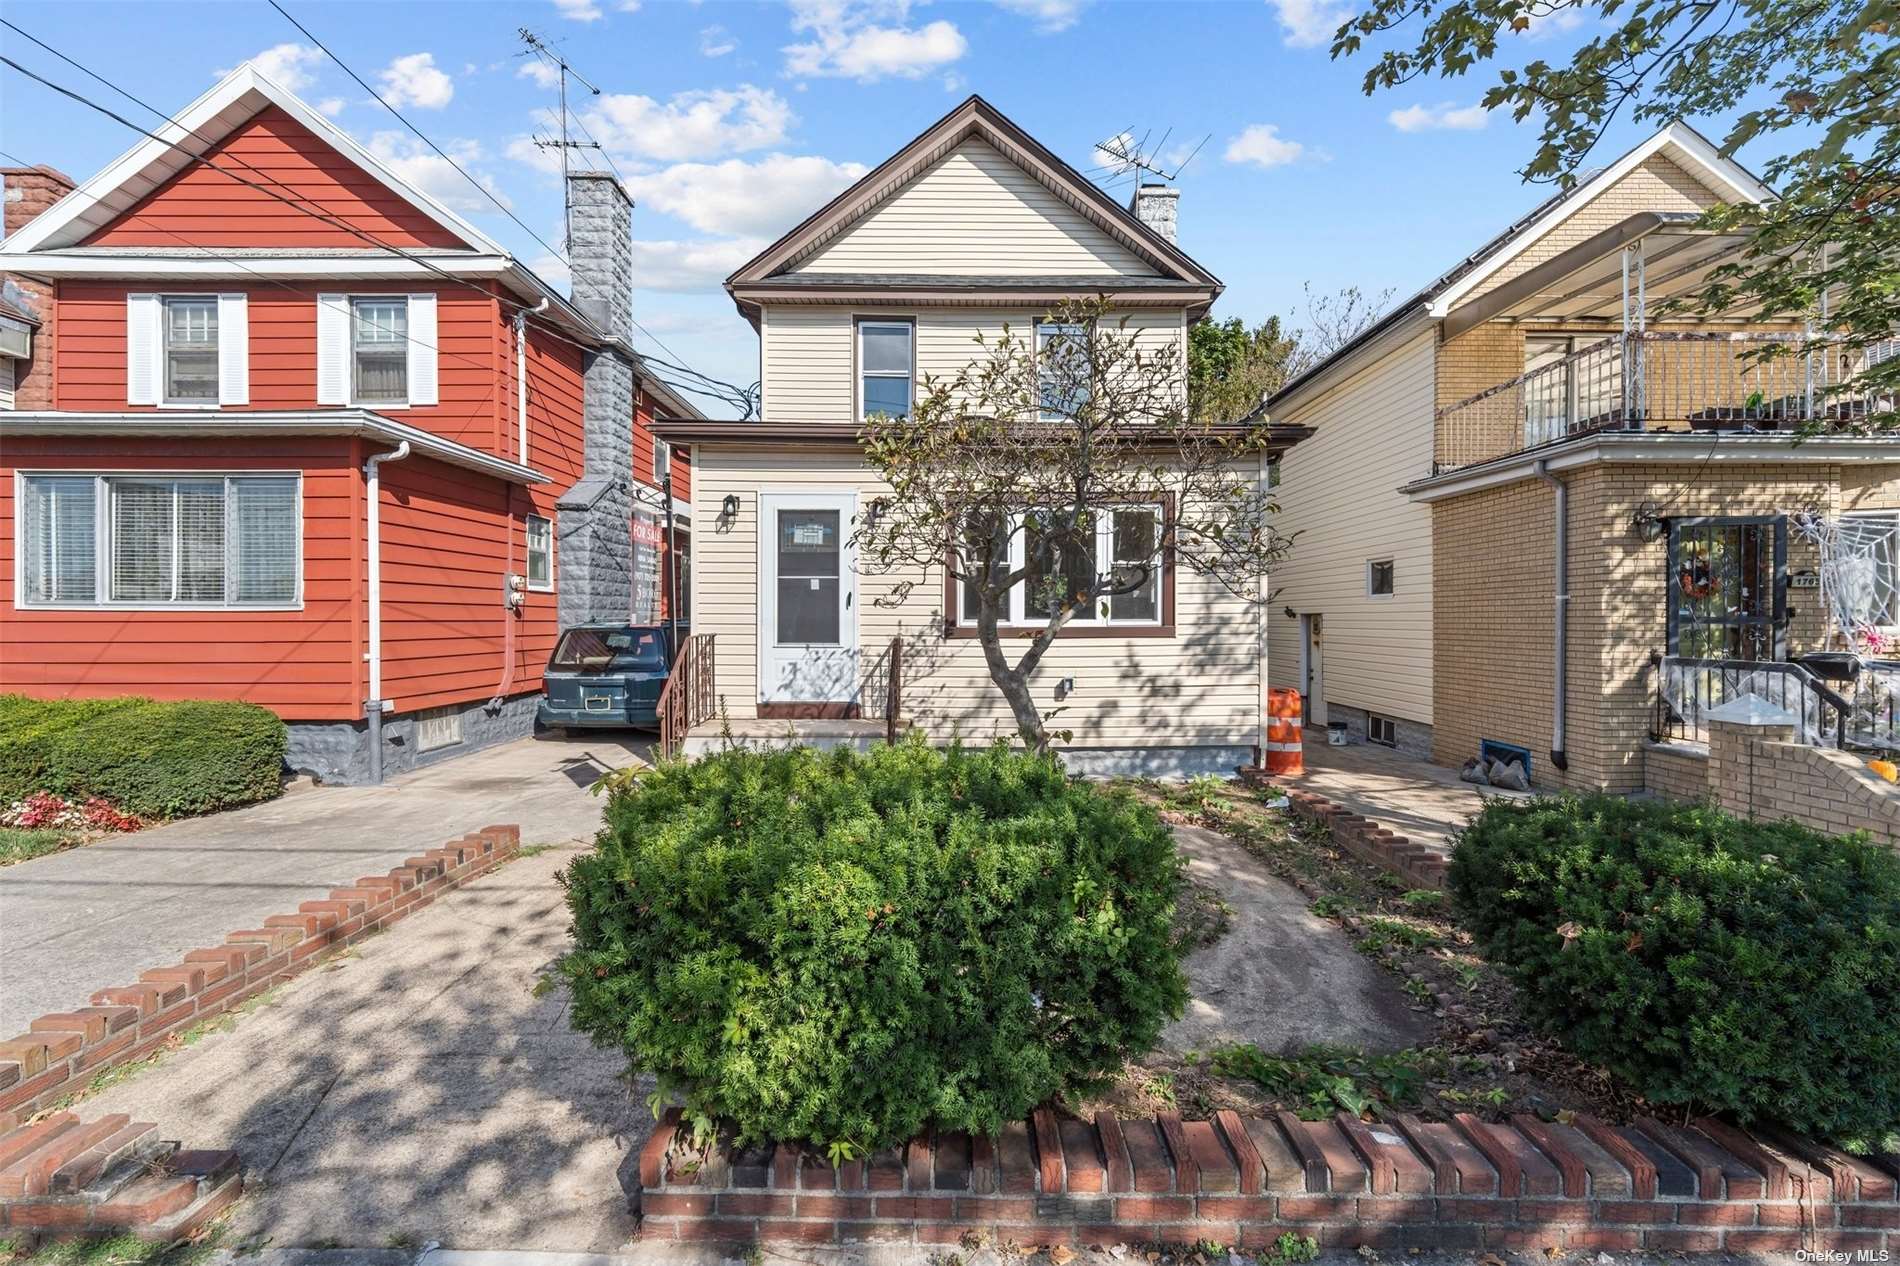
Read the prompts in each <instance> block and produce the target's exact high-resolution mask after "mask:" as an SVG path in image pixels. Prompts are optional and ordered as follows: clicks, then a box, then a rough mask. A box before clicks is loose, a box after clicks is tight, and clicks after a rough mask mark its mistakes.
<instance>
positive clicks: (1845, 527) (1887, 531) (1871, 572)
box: [1793, 514, 1900, 655]
mask: <svg viewBox="0 0 1900 1266" xmlns="http://www.w3.org/2000/svg"><path fill="white" fill-rule="evenodd" d="M1793 523H1794V528H1795V531H1797V532H1799V533H1800V534H1801V535H1802V536H1803V537H1805V538H1806V539H1808V540H1810V541H1812V542H1814V545H1815V548H1816V551H1817V552H1818V553H1819V554H1820V560H1821V564H1820V568H1819V571H1820V581H1821V606H1822V608H1823V610H1824V611H1825V612H1826V613H1827V621H1828V625H1829V632H1830V634H1832V635H1833V637H1831V638H1830V640H1831V641H1832V640H1834V639H1836V638H1838V641H1839V643H1840V644H1841V645H1842V647H1843V649H1846V650H1858V651H1861V652H1862V653H1865V654H1872V655H1884V654H1885V653H1887V652H1888V651H1889V650H1890V649H1892V648H1890V647H1889V646H1888V644H1887V643H1888V642H1889V640H1890V639H1889V638H1888V637H1887V636H1886V635H1885V634H1884V633H1883V630H1884V629H1886V628H1889V627H1891V626H1892V625H1893V624H1895V623H1896V622H1897V621H1896V616H1897V615H1900V592H1897V591H1896V588H1895V584H1894V564H1895V538H1896V535H1900V533H1896V530H1895V520H1894V519H1892V518H1888V517H1885V516H1882V517H1877V518H1875V517H1869V518H1832V519H1830V518H1824V517H1823V516H1821V515H1818V514H1798V515H1795V516H1794V519H1793Z"/></svg>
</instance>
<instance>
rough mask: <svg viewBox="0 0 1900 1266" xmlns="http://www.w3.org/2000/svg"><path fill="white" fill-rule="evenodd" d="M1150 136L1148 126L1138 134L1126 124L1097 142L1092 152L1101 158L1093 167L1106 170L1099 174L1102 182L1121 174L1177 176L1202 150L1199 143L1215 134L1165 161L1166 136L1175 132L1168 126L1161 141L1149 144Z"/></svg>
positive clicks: (1204, 142)
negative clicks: (1174, 159) (1175, 160)
mask: <svg viewBox="0 0 1900 1266" xmlns="http://www.w3.org/2000/svg"><path fill="white" fill-rule="evenodd" d="M1153 135H1154V132H1153V130H1152V129H1150V130H1149V131H1147V132H1143V133H1142V134H1141V136H1140V137H1137V136H1136V135H1135V130H1134V128H1132V127H1127V128H1123V129H1122V130H1121V131H1119V132H1117V133H1115V135H1113V136H1111V137H1109V138H1107V139H1106V140H1101V141H1097V142H1096V143H1095V154H1096V156H1097V157H1098V158H1100V159H1101V160H1102V161H1101V163H1100V165H1099V166H1097V167H1096V168H1095V169H1094V170H1096V171H1098V172H1103V173H1106V174H1105V175H1103V176H1102V177H1101V180H1102V183H1103V184H1113V183H1114V182H1115V181H1117V180H1120V179H1121V178H1122V177H1123V176H1128V175H1135V176H1137V177H1139V176H1140V175H1143V174H1146V175H1149V176H1153V177H1155V178H1156V179H1158V180H1166V181H1173V180H1176V179H1179V178H1180V175H1181V173H1182V172H1184V171H1186V170H1187V165H1188V164H1189V163H1191V162H1193V161H1194V156H1195V155H1196V154H1199V153H1200V152H1201V146H1203V145H1206V144H1207V143H1208V141H1210V140H1212V139H1213V135H1214V134H1213V133H1212V132H1210V133H1208V134H1207V135H1206V136H1203V137H1202V138H1201V139H1200V140H1199V141H1197V142H1196V143H1195V145H1194V148H1193V149H1191V150H1189V151H1188V152H1187V154H1186V155H1185V156H1184V157H1183V158H1182V159H1181V161H1180V162H1178V163H1169V162H1167V161H1166V151H1167V147H1168V138H1169V137H1170V136H1173V135H1174V129H1173V128H1169V129H1168V130H1167V131H1165V132H1163V133H1162V134H1161V139H1160V140H1158V141H1155V142H1154V143H1153V144H1152V145H1150V144H1149V138H1150V137H1152V136H1153Z"/></svg>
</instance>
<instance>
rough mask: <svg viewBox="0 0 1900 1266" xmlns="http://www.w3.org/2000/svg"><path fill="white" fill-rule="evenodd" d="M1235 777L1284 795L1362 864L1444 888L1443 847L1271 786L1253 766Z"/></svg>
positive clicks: (1447, 862) (1447, 857) (1307, 794)
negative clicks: (1323, 826)
mask: <svg viewBox="0 0 1900 1266" xmlns="http://www.w3.org/2000/svg"><path fill="white" fill-rule="evenodd" d="M1235 772H1236V773H1237V774H1238V775H1239V776H1240V781H1242V782H1244V783H1246V784H1247V785H1248V786H1249V787H1252V788H1254V789H1255V790H1257V791H1278V792H1282V793H1284V794H1285V796H1286V797H1287V800H1288V802H1289V804H1290V807H1291V808H1292V810H1293V812H1294V813H1295V814H1297V815H1298V816H1299V817H1301V818H1303V819H1305V820H1306V821H1308V822H1312V823H1315V824H1323V825H1325V826H1328V827H1331V828H1332V832H1333V842H1334V843H1335V844H1337V845H1339V846H1340V847H1341V848H1343V849H1345V850H1346V851H1347V852H1348V853H1351V854H1352V855H1353V856H1354V857H1357V858H1358V859H1359V860H1360V861H1362V862H1366V863H1368V864H1369V865H1373V866H1380V867H1383V868H1385V869H1386V870H1389V871H1392V872H1394V873H1395V874H1398V875H1400V876H1403V877H1404V878H1405V879H1407V880H1409V881H1410V882H1412V883H1413V884H1415V885H1416V886H1418V887H1420V888H1435V889H1439V890H1441V891H1442V890H1443V889H1444V887H1445V873H1446V872H1447V871H1449V870H1450V869H1451V854H1450V853H1448V852H1447V851H1446V850H1445V849H1444V848H1442V847H1440V846H1438V845H1436V844H1427V843H1424V842H1423V841H1420V840H1415V839H1413V838H1411V837H1410V836H1409V835H1401V834H1400V833H1399V832H1397V831H1394V830H1392V829H1390V828H1389V827H1383V826H1380V825H1379V824H1378V823H1377V822H1376V821H1374V820H1373V819H1371V818H1368V817H1366V816H1365V815H1364V814H1360V813H1354V812H1352V811H1351V810H1349V809H1347V808H1346V807H1345V806H1343V805H1339V804H1335V803H1333V802H1332V801H1331V800H1328V799H1327V798H1326V797H1325V796H1321V795H1316V794H1314V793H1313V792H1311V791H1303V790H1301V789H1300V788H1298V787H1290V786H1288V785H1287V784H1286V783H1284V782H1275V781H1273V779H1271V778H1270V777H1269V776H1268V775H1267V773H1266V772H1265V771H1264V770H1261V769H1257V768H1255V767H1253V766H1251V765H1242V766H1241V767H1240V768H1239V769H1238V770H1236V771H1235Z"/></svg>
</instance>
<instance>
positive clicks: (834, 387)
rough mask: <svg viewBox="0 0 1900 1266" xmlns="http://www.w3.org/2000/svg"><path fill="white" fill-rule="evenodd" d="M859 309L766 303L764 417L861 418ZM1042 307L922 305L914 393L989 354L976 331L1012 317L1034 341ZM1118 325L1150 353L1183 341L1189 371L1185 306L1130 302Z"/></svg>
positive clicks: (987, 332) (999, 326)
mask: <svg viewBox="0 0 1900 1266" xmlns="http://www.w3.org/2000/svg"><path fill="white" fill-rule="evenodd" d="M859 315H874V314H872V313H864V314H854V313H853V312H852V311H851V309H849V308H845V307H817V306H808V307H801V306H794V305H787V306H780V305H777V304H768V305H766V307H765V309H764V311H763V314H762V317H761V320H760V323H759V339H760V365H761V371H762V372H761V374H760V380H761V382H762V383H763V384H764V385H763V388H762V390H763V393H764V397H765V405H764V416H765V417H767V418H769V419H771V420H772V421H774V422H851V421H853V420H854V419H855V416H856V415H855V413H854V410H855V409H856V407H857V391H858V386H857V377H856V355H855V349H854V346H853V340H854V339H855V338H856V337H857V335H856V322H857V317H858V316H859ZM1041 315H1042V314H1041V313H1039V312H1035V311H1030V310H1021V311H998V310H983V309H975V310H971V309H958V308H941V309H931V308H925V309H923V310H922V311H919V312H918V313H917V314H916V317H915V320H914V328H915V334H914V339H915V349H916V350H915V355H916V359H917V378H916V389H915V398H916V399H919V400H921V399H922V398H923V397H924V395H925V394H926V392H927V391H928V383H929V380H930V379H931V378H933V377H934V378H938V379H948V378H951V377H954V376H955V375H956V374H957V372H958V371H959V370H961V369H962V368H963V367H964V366H966V365H968V364H970V362H971V361H972V360H975V359H978V358H980V357H981V356H983V355H984V352H983V350H982V349H981V348H979V347H978V346H977V345H976V336H977V335H978V334H982V335H983V336H984V337H985V338H988V339H990V340H991V341H992V342H994V341H995V340H996V339H999V338H1001V337H1002V335H1003V327H1004V326H1005V325H1007V326H1008V327H1009V331H1010V333H1011V334H1012V335H1013V336H1014V337H1015V338H1016V339H1018V340H1019V341H1020V342H1022V343H1023V344H1024V345H1028V343H1029V341H1030V340H1031V339H1033V338H1034V337H1035V326H1036V319H1037V318H1038V317H1039V316H1041ZM1123 317H1126V318H1127V326H1126V328H1125V330H1124V328H1123V327H1122V326H1121V321H1122V318H1123ZM1112 325H1113V329H1112V331H1111V332H1112V333H1114V334H1116V335H1117V336H1121V337H1127V338H1132V339H1133V340H1135V343H1136V346H1137V347H1139V348H1141V349H1142V350H1143V351H1144V352H1146V353H1152V352H1154V351H1156V350H1158V349H1160V348H1162V347H1164V346H1169V345H1172V346H1173V347H1175V348H1176V349H1178V350H1177V351H1176V353H1175V355H1176V357H1177V359H1178V363H1179V364H1180V365H1182V366H1183V371H1184V372H1185V366H1186V363H1187V354H1186V347H1187V322H1186V319H1185V315H1184V313H1182V312H1181V311H1180V310H1178V309H1176V310H1166V309H1154V310H1149V309H1139V310H1130V311H1127V312H1123V313H1117V314H1114V316H1113V317H1112ZM1183 390H1185V378H1183Z"/></svg>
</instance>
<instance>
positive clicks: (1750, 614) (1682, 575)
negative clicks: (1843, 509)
mask: <svg viewBox="0 0 1900 1266" xmlns="http://www.w3.org/2000/svg"><path fill="white" fill-rule="evenodd" d="M1668 585H1669V589H1668V593H1669V599H1668V601H1669V608H1668V637H1669V641H1668V651H1669V654H1671V655H1682V656H1686V657H1688V658H1691V659H1741V660H1757V661H1759V660H1779V659H1784V658H1786V656H1787V649H1788V644H1787V632H1788V593H1787V589H1788V521H1787V519H1785V518H1783V517H1782V516H1780V515H1757V516H1751V517H1741V518H1684V519H1671V520H1670V522H1669V571H1668Z"/></svg>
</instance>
